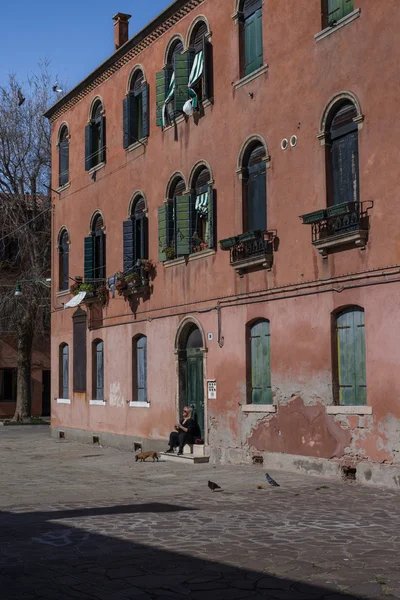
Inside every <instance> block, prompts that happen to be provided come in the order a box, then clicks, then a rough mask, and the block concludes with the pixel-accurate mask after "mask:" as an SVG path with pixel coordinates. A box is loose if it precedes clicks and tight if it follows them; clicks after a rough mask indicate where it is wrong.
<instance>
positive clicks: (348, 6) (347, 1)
mask: <svg viewBox="0 0 400 600" xmlns="http://www.w3.org/2000/svg"><path fill="white" fill-rule="evenodd" d="M343 4H344V6H343V16H344V17H345V16H346V15H348V14H349V13H351V12H353V10H354V0H343Z"/></svg>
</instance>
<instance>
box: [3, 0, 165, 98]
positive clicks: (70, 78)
mask: <svg viewBox="0 0 400 600" xmlns="http://www.w3.org/2000/svg"><path fill="white" fill-rule="evenodd" d="M171 3H172V0H64V1H62V0H1V11H0V15H1V16H0V85H4V84H5V83H6V81H7V77H8V74H9V73H10V72H12V73H16V75H17V76H18V78H19V79H21V80H22V81H23V80H24V79H26V76H27V75H28V74H29V73H31V72H32V71H36V70H37V64H38V62H39V60H41V59H48V60H49V61H50V71H51V73H52V74H53V75H54V76H55V75H57V74H58V76H59V79H60V81H63V82H67V89H71V88H72V87H74V85H76V84H77V83H78V82H79V81H80V80H81V79H83V78H84V77H85V76H86V75H88V74H89V73H90V71H92V70H93V69H94V68H95V67H96V66H97V65H99V64H100V63H102V62H103V61H104V60H105V59H106V58H107V57H108V56H110V54H112V53H113V40H114V32H113V25H114V22H113V20H112V17H113V16H114V15H115V14H116V13H117V12H124V13H128V14H130V15H132V18H131V20H130V29H129V36H130V37H132V35H133V34H134V33H136V32H137V31H139V30H140V29H142V28H143V27H144V26H145V25H146V24H147V23H148V22H149V21H150V20H151V19H152V18H154V17H155V16H156V15H158V14H159V13H160V12H161V11H162V10H163V9H164V8H166V7H167V6H168V5H169V4H171Z"/></svg>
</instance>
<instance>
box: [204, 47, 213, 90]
mask: <svg viewBox="0 0 400 600" xmlns="http://www.w3.org/2000/svg"><path fill="white" fill-rule="evenodd" d="M203 62H204V65H203V99H204V100H205V99H207V98H211V97H212V87H213V86H212V75H213V64H212V46H211V44H210V42H209V41H208V40H207V39H206V36H203Z"/></svg>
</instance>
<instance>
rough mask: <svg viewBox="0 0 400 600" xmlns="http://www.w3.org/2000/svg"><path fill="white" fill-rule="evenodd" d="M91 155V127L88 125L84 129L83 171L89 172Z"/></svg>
mask: <svg viewBox="0 0 400 600" xmlns="http://www.w3.org/2000/svg"><path fill="white" fill-rule="evenodd" d="M92 154H93V144H92V125H91V123H89V125H86V127H85V171H90V169H91V168H92V164H93V163H92Z"/></svg>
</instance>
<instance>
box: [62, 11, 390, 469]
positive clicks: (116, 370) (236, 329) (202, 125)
mask: <svg viewBox="0 0 400 600" xmlns="http://www.w3.org/2000/svg"><path fill="white" fill-rule="evenodd" d="M320 6H321V3H320V0H306V1H303V2H297V3H294V2H292V1H290V0H286V1H281V2H279V3H277V2H269V1H267V2H265V3H264V9H263V27H264V58H265V63H267V64H268V65H269V68H268V70H267V72H266V73H264V74H263V75H261V76H260V77H258V78H257V79H255V80H254V81H251V82H250V83H248V84H246V85H245V86H243V87H241V88H239V89H237V90H235V86H234V85H233V83H234V82H236V81H237V80H238V78H239V75H238V73H239V62H238V52H237V48H238V28H237V26H236V25H235V24H234V22H233V21H232V19H231V15H232V12H233V2H229V1H227V0H205V1H204V2H203V3H202V4H201V5H200V6H199V7H197V8H196V9H195V10H193V11H192V12H191V13H190V14H188V15H187V16H186V17H184V18H182V19H181V20H180V21H179V22H177V24H176V25H175V27H174V28H172V29H170V30H169V31H168V32H167V33H165V34H164V35H161V36H160V37H159V38H158V39H156V40H155V41H154V42H153V44H152V45H150V46H149V47H147V48H146V49H145V50H143V52H141V53H140V55H139V56H138V57H137V59H136V60H133V61H130V62H128V63H127V64H126V65H125V66H124V67H122V68H121V69H120V70H119V71H118V72H116V73H115V74H114V75H113V76H112V77H111V78H109V79H108V80H106V81H105V82H104V83H102V84H101V85H99V86H98V88H96V89H95V90H93V91H92V93H91V94H89V95H86V96H85V97H84V98H83V99H82V100H81V101H80V102H79V103H78V104H76V105H75V106H73V107H72V108H71V109H70V110H69V111H68V112H67V113H66V114H64V115H62V116H60V117H59V118H58V119H56V120H55V121H54V123H53V164H54V165H57V164H58V150H57V148H56V138H57V133H58V130H59V127H60V125H61V124H62V123H63V122H66V123H67V124H68V126H69V130H70V136H71V138H70V180H71V185H70V187H69V188H68V189H66V190H65V191H63V192H62V193H61V196H60V197H55V198H54V202H55V206H56V209H55V216H54V230H53V250H54V256H56V240H57V234H58V232H59V230H60V228H61V227H62V226H66V227H67V228H68V231H69V234H70V241H71V246H70V275H71V276H75V275H83V238H84V237H85V236H86V235H87V234H88V231H89V223H90V218H91V216H92V214H93V212H94V211H95V210H97V209H101V211H102V213H103V215H104V221H105V225H106V236H107V274H108V275H112V274H113V273H115V272H116V271H118V270H120V269H121V268H122V222H123V221H124V220H125V219H126V218H127V215H128V207H129V203H130V199H131V197H132V195H133V193H134V192H135V191H136V190H142V191H143V193H144V195H145V197H146V201H147V206H148V216H149V247H150V256H149V258H151V259H153V260H156V259H157V253H158V228H157V227H158V223H157V208H158V206H160V205H161V204H162V203H163V201H164V199H165V197H166V187H167V184H168V181H169V179H170V177H171V175H172V174H173V173H174V172H175V171H181V172H182V173H183V175H184V176H185V178H186V182H187V183H188V177H189V174H190V172H191V169H192V167H193V165H194V164H195V163H196V162H197V161H199V160H206V161H207V162H208V163H209V164H210V166H211V169H212V173H213V179H214V182H215V183H214V187H215V189H216V191H217V239H218V240H220V239H223V238H226V237H229V236H232V235H235V234H238V233H240V232H241V231H242V203H241V190H242V182H241V180H240V178H239V176H238V174H237V173H236V169H237V166H238V165H237V163H238V157H239V153H240V149H241V147H242V145H243V143H244V142H245V140H246V139H247V138H248V137H249V136H251V135H253V134H259V135H261V136H262V137H263V138H264V139H265V140H266V144H267V149H268V154H269V155H270V157H271V161H270V163H269V168H268V171H267V205H268V228H269V229H276V230H277V232H278V237H279V248H278V250H277V252H276V253H275V255H274V264H273V267H272V270H271V271H270V272H267V271H263V270H261V271H258V272H254V273H249V274H247V275H245V276H244V277H243V278H242V279H241V278H239V277H238V276H237V274H236V273H235V272H234V271H233V269H232V268H231V267H230V265H229V256H228V253H225V252H222V251H221V250H218V251H217V252H216V253H215V254H214V255H212V256H208V257H204V258H201V259H199V260H195V261H189V262H188V263H187V264H180V265H174V266H171V267H169V268H166V267H165V266H163V265H162V264H158V265H157V274H156V277H155V280H154V290H153V294H152V296H151V298H150V299H149V300H147V301H146V302H142V303H140V305H139V307H138V310H137V311H136V314H135V315H133V314H132V311H131V310H130V308H129V305H128V304H127V303H125V302H124V300H123V299H121V298H119V297H116V298H115V299H110V302H109V304H108V306H107V307H106V308H105V309H104V311H103V317H104V321H103V322H104V325H107V328H103V329H100V330H96V331H93V332H90V334H89V336H88V357H89V360H88V382H90V381H91V372H90V344H91V341H92V340H93V339H95V338H99V337H101V338H102V339H103V340H104V342H105V361H106V363H105V365H106V368H105V385H106V390H108V397H107V398H106V400H107V405H106V406H105V407H97V406H89V400H90V391H88V394H87V395H86V396H85V395H75V396H74V397H73V398H71V405H59V404H56V403H55V401H53V409H52V410H53V424H54V425H55V426H58V425H60V424H64V425H65V426H66V427H75V428H81V429H87V430H99V431H108V432H110V433H121V434H131V435H137V436H140V437H154V438H156V439H159V438H166V436H167V435H168V433H169V431H170V429H171V427H172V426H173V424H174V422H175V420H176V408H177V379H176V377H177V374H176V373H177V370H176V357H175V355H174V343H175V336H176V331H177V329H178V325H179V322H180V319H182V318H183V316H184V315H185V314H190V313H191V311H192V312H193V314H194V311H195V310H199V309H201V310H202V309H205V308H207V307H212V306H215V305H216V303H217V301H219V300H224V299H228V298H232V299H235V297H236V296H237V295H240V294H241V295H243V294H248V293H254V296H253V300H254V298H256V297H257V295H258V297H259V299H261V293H262V292H263V291H268V290H269V291H271V292H273V291H274V290H278V289H279V290H280V292H279V293H280V295H281V299H280V300H277V299H276V297H275V298H274V297H273V296H272V295H270V296H265V302H264V303H258V304H250V303H249V302H250V300H249V299H246V297H245V296H241V298H242V300H240V302H236V304H238V303H247V306H241V307H238V306H236V307H235V306H232V307H229V308H225V307H224V308H223V309H222V328H223V336H224V346H223V348H219V346H218V344H217V342H216V339H217V330H216V327H217V325H216V323H217V321H216V320H217V313H216V311H212V312H210V313H204V314H201V315H197V317H198V318H199V320H200V321H201V323H202V326H203V328H204V332H213V333H214V340H213V342H211V343H209V346H208V352H207V353H206V359H205V361H206V378H208V379H214V378H215V379H216V380H217V385H218V398H217V400H216V401H210V402H209V403H208V405H207V417H208V421H207V422H208V426H209V432H208V439H207V441H208V443H209V444H210V445H212V446H214V447H224V448H233V449H240V450H244V451H245V452H247V451H248V450H249V452H253V451H254V452H257V451H261V450H272V451H285V452H292V453H295V454H300V455H305V456H319V457H325V458H331V456H337V457H338V458H340V457H344V456H348V457H359V458H364V457H368V458H370V459H371V460H376V461H388V462H391V461H398V452H399V447H400V446H399V430H400V421H399V419H400V414H399V413H400V408H399V406H400V404H399V391H400V390H399V387H400V379H399V376H398V373H397V369H396V365H397V364H398V363H399V358H400V357H399V350H398V344H397V343H396V341H397V338H398V334H397V329H398V324H397V322H398V319H396V317H391V315H396V314H397V311H398V308H399V306H398V305H399V301H398V295H399V294H398V291H399V283H398V282H396V281H395V280H396V277H397V276H398V272H399V270H398V267H394V268H391V269H389V270H387V273H388V275H387V276H386V277H385V276H384V274H385V269H386V268H387V267H389V266H391V265H395V266H396V265H398V264H399V263H400V236H399V233H398V231H397V230H398V227H397V219H396V216H397V204H398V202H397V193H396V192H397V186H398V173H397V171H398V168H397V164H396V161H395V160H394V157H395V156H397V153H398V139H399V131H398V129H399V127H398V125H397V122H398V120H397V119H396V118H394V116H395V115H396V114H397V103H398V100H397V88H396V87H395V86H396V85H397V79H398V73H397V63H398V61H397V60H396V56H397V54H398V52H399V46H398V44H397V43H396V40H397V37H396V36H397V31H398V28H399V25H400V14H399V11H398V9H397V0H385V2H384V3H383V2H381V3H377V2H374V1H373V0H357V2H356V6H357V8H360V9H361V14H360V17H359V18H358V19H356V20H355V21H354V22H352V23H350V24H349V25H347V26H346V27H344V28H342V29H340V30H339V29H338V30H337V31H334V32H333V33H332V35H330V36H329V37H327V38H325V39H323V40H321V41H319V42H316V41H315V39H314V34H315V33H317V32H319V31H320V29H321V23H320ZM200 14H205V15H206V16H207V18H208V20H209V23H210V28H211V32H212V45H213V54H214V98H215V101H214V104H213V105H211V106H208V107H206V108H205V115H204V117H203V118H201V119H200V120H199V122H195V121H194V120H193V119H189V120H188V121H187V122H181V123H178V124H177V126H176V130H174V128H169V129H167V130H166V131H164V132H162V131H161V129H160V128H156V127H155V74H156V72H157V71H159V70H161V68H162V66H163V64H164V52H165V48H166V45H167V43H168V40H169V39H170V38H171V37H172V35H174V34H175V33H179V34H181V35H182V36H183V37H185V36H186V33H187V31H188V28H189V26H190V23H191V22H192V20H194V19H195V18H196V17H197V16H198V15H200ZM388 56H390V60H388ZM137 63H140V64H141V65H143V67H144V71H145V75H146V78H147V80H148V82H149V84H150V128H151V133H150V137H149V140H148V144H147V146H146V148H143V147H140V148H138V149H136V150H134V151H132V152H126V151H125V150H124V149H123V147H122V100H123V98H124V95H125V91H126V86H127V81H128V78H129V73H130V71H131V70H132V68H133V67H134V66H135V65H136V64H137ZM343 90H349V91H351V92H352V93H353V94H354V95H355V96H356V97H357V99H358V101H359V102H360V105H361V110H362V113H363V115H364V116H365V119H364V121H363V122H362V124H360V130H359V160H360V190H361V200H362V201H366V200H373V201H374V208H373V210H372V211H371V212H370V233H369V239H368V244H367V247H366V249H365V250H364V251H361V250H358V249H352V250H348V251H345V252H337V253H333V254H332V255H330V256H329V257H328V258H327V259H323V258H322V257H321V256H319V254H318V253H317V251H316V250H315V248H314V247H313V246H312V244H311V230H310V229H311V228H310V226H305V225H302V224H301V221H300V220H299V215H301V214H304V213H308V212H311V211H313V210H317V209H319V208H323V207H324V206H325V204H326V191H325V187H326V186H325V167H324V165H325V149H324V147H323V146H321V144H320V141H319V140H318V139H317V134H318V132H319V126H320V120H321V117H322V114H323V111H324V108H325V106H326V105H327V103H328V102H329V100H330V98H331V97H332V96H334V95H335V94H338V93H340V92H341V91H343ZM95 95H99V96H101V98H102V99H103V102H104V107H105V115H106V122H107V163H106V166H105V167H104V168H103V169H101V170H100V171H98V173H97V175H96V179H95V180H93V179H92V178H91V177H90V175H88V174H87V173H86V172H85V171H84V127H85V125H86V123H87V120H88V114H89V108H90V104H91V102H92V100H93V98H94V97H95ZM294 134H295V135H297V136H298V144H297V146H296V147H295V148H293V149H289V150H287V151H286V152H283V151H282V150H281V148H280V143H281V140H282V139H283V138H290V136H291V135H294ZM53 177H54V179H53V188H56V187H57V186H58V183H57V177H58V173H57V168H55V169H54V171H53ZM371 270H376V276H374V277H370V274H367V272H369V271H371ZM347 274H353V275H351V276H349V277H347V278H346V281H344V280H343V278H344V276H346V275H347ZM356 274H358V275H356ZM389 278H390V279H393V281H394V282H392V283H389V282H388V281H387V279H389ZM322 280H326V281H329V282H330V283H329V285H328V283H327V284H326V286H325V287H324V285H322V283H321V281H322ZM53 281H58V267H57V261H56V260H54V264H53ZM307 282H310V283H309V284H308V283H307ZM311 282H317V283H319V284H320V287H318V286H315V285H314V284H313V283H311ZM372 282H373V284H374V285H371V286H369V284H370V283H372ZM289 284H293V285H292V287H291V288H290V292H289V291H285V287H284V286H288V285H289ZM367 284H368V287H367ZM378 284H379V285H378ZM356 286H358V287H356ZM325 288H330V289H331V290H332V289H333V288H334V289H335V291H326V290H325ZM258 292H260V294H258ZM68 299H69V296H63V297H57V296H56V289H53V292H52V302H53V309H54V311H55V312H54V313H53V318H52V328H53V338H52V356H53V369H52V378H53V380H52V384H53V392H52V397H53V398H56V397H57V396H58V347H59V344H60V343H62V342H67V343H69V344H70V347H71V348H72V320H71V316H72V311H65V312H63V311H62V304H61V303H62V302H65V301H66V300H68ZM232 304H234V303H232ZM347 305H359V306H362V307H363V308H364V309H365V318H366V343H367V385H368V392H367V402H368V405H370V406H372V409H373V414H372V415H367V416H360V417H359V416H356V415H348V416H343V415H338V416H332V415H327V414H326V411H325V409H324V405H327V404H331V403H332V357H331V314H332V311H334V310H336V309H338V308H339V307H342V306H347ZM59 309H60V310H59ZM179 313H181V314H180V316H179ZM171 315H177V316H171ZM256 317H265V318H268V319H269V320H270V321H271V336H272V337H271V371H272V384H273V389H274V395H275V401H276V402H277V403H278V404H279V405H281V406H282V408H279V407H278V412H277V413H276V414H272V415H261V416H260V415H257V414H253V415H251V416H244V415H242V413H241V406H240V405H241V404H243V403H245V402H246V399H245V389H246V378H245V325H246V323H247V322H249V321H251V320H252V319H254V318H256ZM125 322H126V323H127V324H124V325H122V323H125ZM138 333H142V334H145V335H147V337H148V353H149V354H148V356H149V359H148V360H149V362H148V364H149V378H148V381H149V398H150V402H151V404H150V408H148V409H145V408H143V409H138V408H130V407H129V404H128V403H129V400H130V399H131V398H130V393H131V391H130V390H131V378H132V374H131V339H132V337H133V336H134V335H136V334H138ZM71 365H72V361H71ZM71 370H72V366H71ZM71 377H72V374H71ZM88 387H90V386H89V385H88ZM70 388H71V389H72V379H71V385H70ZM294 432H295V433H294ZM349 432H351V435H350V433H349Z"/></svg>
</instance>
